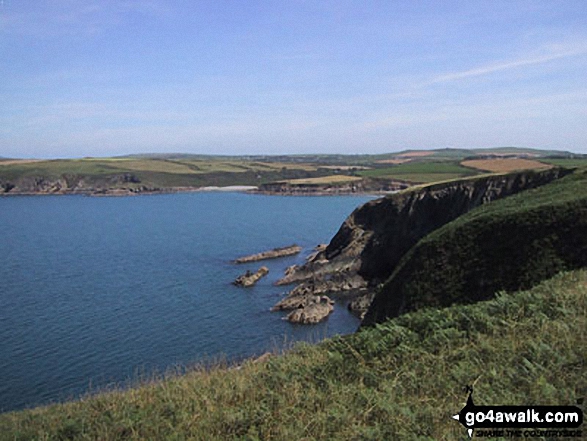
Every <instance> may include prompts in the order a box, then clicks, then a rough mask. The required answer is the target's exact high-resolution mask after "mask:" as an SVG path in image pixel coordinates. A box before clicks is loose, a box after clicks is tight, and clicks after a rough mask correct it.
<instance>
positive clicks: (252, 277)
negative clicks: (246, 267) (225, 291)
mask: <svg viewBox="0 0 587 441" xmlns="http://www.w3.org/2000/svg"><path fill="white" fill-rule="evenodd" d="M267 273H269V269H268V268H267V267H266V266H262V267H261V268H259V269H258V270H257V272H256V273H251V272H250V271H247V272H246V273H245V274H243V275H242V276H238V277H237V278H236V280H235V281H234V282H233V283H234V284H235V285H236V286H243V287H245V288H248V287H250V286H253V285H254V284H255V283H257V282H258V281H259V279H261V278H262V277H265V276H266V275H267Z"/></svg>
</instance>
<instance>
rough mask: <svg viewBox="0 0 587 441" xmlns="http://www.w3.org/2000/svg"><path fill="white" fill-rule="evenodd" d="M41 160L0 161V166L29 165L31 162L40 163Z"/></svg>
mask: <svg viewBox="0 0 587 441" xmlns="http://www.w3.org/2000/svg"><path fill="white" fill-rule="evenodd" d="M42 161H43V160H42V159H8V160H6V161H0V165H14V164H17V165H18V164H31V163H33V162H42Z"/></svg>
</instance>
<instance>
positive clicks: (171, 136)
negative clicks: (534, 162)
mask: <svg viewBox="0 0 587 441" xmlns="http://www.w3.org/2000/svg"><path fill="white" fill-rule="evenodd" d="M586 140H587V2H585V1H584V0H577V1H554V0H549V1H540V0H532V1H524V0H516V1H511V0H508V1H500V0H493V1H489V0H488V1H474V0H470V1H440V0H435V1H415V0H411V1H409V0H406V1H391V0H388V1H345V0H337V1H318V0H314V1H302V0H288V1H255V0H250V1H222V0H216V1H212V0H211V1H197V0H192V1H183V0H177V1H174V2H167V1H159V0H128V1H125V0H118V1H110V0H102V1H94V0H87V1H79V0H36V1H26V0H0V156H7V157H83V156H107V155H119V154H127V153H138V152H191V153H210V154H291V153H348V154H354V153H382V152H392V151H398V150H402V149H408V148H409V149H426V148H444V147H457V148H460V147H464V148H475V147H494V146H528V147H537V148H554V149H564V150H571V151H575V152H583V153H587V142H586Z"/></svg>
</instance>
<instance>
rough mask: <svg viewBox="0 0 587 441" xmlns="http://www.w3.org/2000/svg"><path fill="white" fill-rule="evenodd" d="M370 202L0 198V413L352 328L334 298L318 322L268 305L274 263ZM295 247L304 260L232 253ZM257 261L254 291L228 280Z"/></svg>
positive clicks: (307, 248) (273, 292)
mask: <svg viewBox="0 0 587 441" xmlns="http://www.w3.org/2000/svg"><path fill="white" fill-rule="evenodd" d="M368 199H370V198H369V197H367V196H341V197H279V196H261V195H250V194H241V193H184V194H169V195H153V196H141V197H120V198H118V197H106V198H90V197H83V196H39V197H10V198H0V226H1V235H0V256H1V258H2V259H1V262H0V411H9V410H15V409H21V408H24V407H32V406H35V405H39V404H47V403H51V402H55V401H62V400H66V399H71V398H75V397H77V396H79V395H80V394H84V393H86V392H88V391H93V390H100V389H104V388H108V387H113V386H119V385H125V384H129V383H130V384H132V383H133V382H136V381H137V379H138V378H139V377H141V376H146V377H149V376H150V375H152V374H153V373H159V374H161V373H164V372H166V371H167V370H169V369H170V368H173V367H176V366H189V365H192V364H195V363H198V362H200V361H202V360H205V359H214V358H218V357H226V358H228V359H229V360H234V359H239V358H242V357H247V356H253V355H257V354H261V353H263V352H265V351H268V350H273V349H276V348H279V347H280V346H282V345H283V344H284V342H286V341H287V342H291V341H297V340H306V341H318V340H320V339H322V338H325V337H328V336H332V335H335V334H345V333H350V332H353V331H355V329H356V328H357V326H358V320H357V319H356V318H355V317H354V316H352V315H351V314H350V313H348V312H347V310H346V308H345V307H344V306H345V305H344V304H343V303H340V304H338V305H337V306H336V308H335V312H334V313H333V314H332V315H331V316H330V317H329V318H328V319H327V320H326V321H325V322H323V323H320V324H318V325H314V326H300V325H292V324H290V323H288V322H287V321H285V320H282V319H281V318H282V317H283V316H284V314H283V313H275V312H270V311H269V308H270V307H271V306H272V305H273V304H275V303H276V302H277V301H279V299H280V298H282V296H283V294H284V293H285V292H286V291H287V289H288V287H276V286H274V285H273V282H275V281H276V280H277V279H278V278H280V277H281V276H282V275H283V270H284V269H285V268H286V267H287V266H289V265H292V264H294V263H301V262H302V261H303V259H304V257H305V256H307V255H308V254H309V253H310V252H311V251H312V248H313V247H314V246H316V245H317V244H319V243H326V242H328V241H329V240H330V238H331V237H332V236H333V235H334V234H335V233H336V231H337V230H338V228H339V227H340V225H341V223H342V222H343V221H344V219H345V218H346V216H348V215H349V214H350V213H351V212H352V210H353V209H354V208H356V207H357V206H359V205H361V204H362V203H364V202H366V201H367V200H368ZM293 243H297V244H299V245H301V246H303V247H304V252H303V253H302V254H301V255H298V256H294V257H288V258H283V259H276V260H270V261H266V262H263V263H261V262H258V263H253V264H247V265H235V264H233V263H231V260H232V259H235V258H237V257H240V256H242V255H247V254H252V253H256V252H259V251H264V250H266V249H271V248H274V247H279V246H286V245H290V244H293ZM261 264H264V265H266V266H268V267H269V270H270V273H269V276H268V277H266V278H264V279H262V280H261V282H259V283H258V285H257V286H255V287H253V288H248V289H244V288H238V287H235V286H233V285H232V284H231V282H232V281H233V280H234V278H236V277H237V276H238V275H239V274H242V273H243V272H245V271H246V270H247V269H251V270H256V269H257V268H258V267H259V266H261Z"/></svg>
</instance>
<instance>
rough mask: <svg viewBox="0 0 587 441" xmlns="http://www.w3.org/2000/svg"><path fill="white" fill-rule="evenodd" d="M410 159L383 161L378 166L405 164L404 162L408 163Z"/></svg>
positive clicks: (378, 162)
mask: <svg viewBox="0 0 587 441" xmlns="http://www.w3.org/2000/svg"><path fill="white" fill-rule="evenodd" d="M408 161H409V159H381V160H380V161H377V164H394V165H397V164H403V163H404V162H408Z"/></svg>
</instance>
